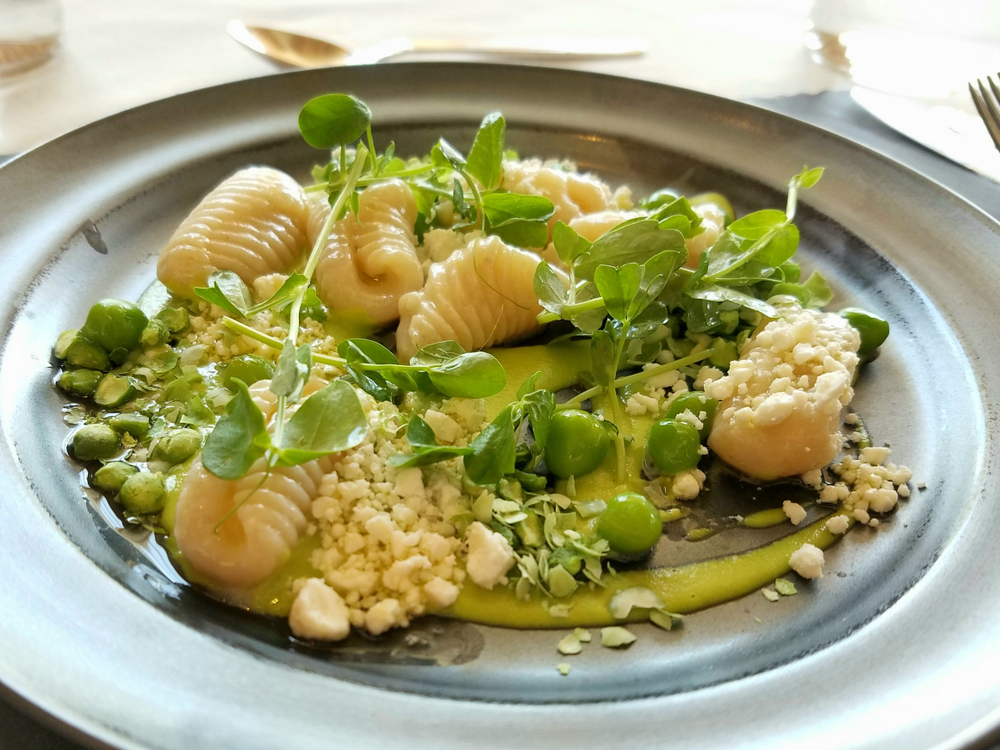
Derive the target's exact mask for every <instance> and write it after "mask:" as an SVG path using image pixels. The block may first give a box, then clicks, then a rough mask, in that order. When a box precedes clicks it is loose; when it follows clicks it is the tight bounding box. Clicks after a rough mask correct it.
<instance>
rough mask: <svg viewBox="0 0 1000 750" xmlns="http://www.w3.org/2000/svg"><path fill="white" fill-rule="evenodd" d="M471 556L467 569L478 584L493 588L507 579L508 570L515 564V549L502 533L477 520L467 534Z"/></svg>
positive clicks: (485, 587)
mask: <svg viewBox="0 0 1000 750" xmlns="http://www.w3.org/2000/svg"><path fill="white" fill-rule="evenodd" d="M466 539H468V542H469V557H468V560H467V561H466V566H465V568H466V571H467V572H468V574H469V578H471V579H472V582H473V583H475V584H476V585H477V586H482V587H483V588H484V589H492V588H493V587H494V586H496V585H497V584H498V583H504V582H505V581H506V580H507V571H508V570H510V569H511V567H512V566H513V565H514V550H513V549H511V546H510V543H509V542H508V541H507V540H506V539H504V537H503V535H502V534H498V533H497V532H495V531H490V530H489V529H488V528H486V527H485V526H484V525H483V524H481V523H479V521H476V522H475V523H473V524H472V525H471V526H470V527H469V531H468V533H467V534H466Z"/></svg>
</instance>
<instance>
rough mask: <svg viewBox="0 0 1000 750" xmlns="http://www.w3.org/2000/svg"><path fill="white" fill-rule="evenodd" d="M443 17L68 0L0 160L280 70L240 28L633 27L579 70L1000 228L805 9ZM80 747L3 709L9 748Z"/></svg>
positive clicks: (649, 6)
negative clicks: (757, 124)
mask: <svg viewBox="0 0 1000 750" xmlns="http://www.w3.org/2000/svg"><path fill="white" fill-rule="evenodd" d="M693 6H694V7H693ZM439 8H440V5H439V4H437V3H430V2H425V1H424V0H366V2H365V3H364V4H363V5H362V4H361V3H358V2H351V1H350V0H334V1H333V2H331V1H330V0H311V1H309V2H304V3H297V4H296V5H294V6H285V7H283V8H281V9H280V11H279V10H276V9H275V7H274V5H273V3H268V2H264V1H263V0H256V2H248V3H234V2H230V1H229V0H172V1H171V3H170V4H169V5H167V4H158V3H135V2H134V1H133V0H66V2H65V3H64V11H65V28H64V33H65V36H64V43H63V48H62V50H61V53H60V55H59V57H58V58H57V59H56V60H54V61H53V62H51V63H49V64H48V65H46V66H44V67H42V68H40V69H38V70H36V71H32V72H31V73H28V74H26V75H24V76H21V77H19V78H15V79H12V80H9V81H0V154H2V153H7V154H11V153H17V152H19V151H23V150H25V149H28V148H31V147H33V146H35V145H38V144H39V143H41V142H44V141H45V140H48V139H50V138H52V137H55V136H57V135H59V134H61V133H64V132H68V131H69V130H72V129H74V128H76V127H79V126H81V125H84V124H86V123H88V122H91V121H93V120H95V119H98V118H100V117H104V116H107V115H110V114H113V113H114V112H117V111H121V110H123V109H126V108H129V107H132V106H137V105H139V104H142V103H145V102H148V101H153V100H155V99H159V98H162V97H165V96H169V95H172V94H175V93H179V92H181V91H185V90H191V89H195V88H200V87H204V86H209V85H214V84H217V83H223V82H226V81H230V80H238V79H241V78H249V77H255V76H260V75H267V74H269V73H273V72H275V70H276V69H275V67H274V66H273V65H272V64H271V63H269V62H267V61H265V60H263V59H261V58H259V57H257V56H255V55H254V54H253V53H251V52H249V51H247V50H245V49H243V48H241V47H239V46H238V45H236V44H235V43H234V42H233V41H231V40H230V39H229V38H228V36H227V35H226V33H225V31H224V26H225V23H226V22H227V21H228V20H230V19H231V18H244V19H245V20H247V21H252V20H268V21H277V20H281V21H282V22H284V23H285V25H287V26H288V27H289V28H301V29H309V30H311V31H313V32H314V33H319V34H326V35H329V36H330V37H331V38H335V39H339V40H344V41H346V42H348V43H350V44H353V45H360V44H364V43H369V42H373V41H376V40H378V39H380V38H384V37H385V36H394V35H411V36H435V37H441V36H472V35H480V36H481V35H483V34H484V30H488V33H491V34H497V35H512V34H522V35H529V34H531V35H539V34H540V33H545V34H555V33H558V34H560V35H588V36H597V35H615V34H617V35H635V34H636V33H637V30H638V31H641V33H643V34H644V35H646V36H648V37H649V39H650V51H649V53H648V54H647V55H646V56H644V57H642V58H637V59H630V60H616V61H612V60H608V61H600V62H588V63H576V64H573V65H572V67H578V68H583V69H587V70H595V71H600V72H606V73H613V74H618V75H627V76H633V77H637V78H643V79H648V80H656V81H661V82H664V83H670V84H674V85H680V86H686V87H688V88H693V89H698V90H702V91H707V92H709V93H713V94H718V95H722V96H728V97H731V98H737V99H743V100H749V101H752V102H753V103H755V104H758V105H761V106H765V107H768V108H770V109H773V110H776V111H779V112H783V113H785V114H788V115H791V116H792V117H796V118H798V119H801V120H805V121H807V122H811V123H813V124H815V125H818V126H820V127H823V128H825V129H827V130H831V131H833V132H835V133H838V134H840V135H843V136H845V137H847V138H850V139H852V140H855V141H857V142H859V143H862V144H864V145H866V146H868V147H870V148H874V149H875V150H877V151H880V152H881V153H883V154H885V155H887V156H889V157H891V158H894V159H896V160H898V161H900V162H902V163H903V164H906V165H907V166H909V167H911V168H913V169H915V170H916V171H918V172H920V173H922V174H924V175H925V176H927V177H928V178H930V179H932V180H935V181H937V182H939V183H941V184H942V185H944V186H945V187H948V188H949V189H951V190H953V191H954V192H956V193H958V194H959V195H961V196H963V197H964V198H966V199H967V200H969V201H970V202H972V203H974V204H975V205H977V206H979V207H980V208H982V209H983V210H984V211H986V212H987V213H989V214H991V215H992V216H994V217H995V218H997V219H1000V188H998V185H997V184H996V183H995V182H992V181H991V180H989V179H987V178H984V177H981V176H979V175H977V174H974V173H972V172H969V171H968V170H966V169H964V168H963V167H960V166H958V165H957V164H954V163H952V162H950V161H948V160H946V159H944V158H943V157H941V156H939V155H938V154H936V153H934V152H931V151H929V150H927V149H925V148H923V147H922V146H919V145H917V144H916V143H913V142H912V141H909V140H907V139H906V138H904V137H902V136H900V135H899V134H898V133H896V132H895V131H893V130H891V129H889V128H888V127H886V126H885V125H883V124H882V123H881V122H880V121H878V120H876V119H874V118H873V117H871V116H870V115H868V114H867V113H866V112H865V111H863V110H861V109H860V108H859V107H858V106H857V105H856V104H855V103H854V102H853V101H852V100H851V98H850V97H849V95H848V94H847V93H846V89H848V88H849V81H847V80H846V79H844V78H843V77H841V76H839V75H837V74H835V73H833V72H831V71H828V70H826V69H824V68H822V67H820V66H818V65H815V64H814V63H812V61H811V60H810V59H809V56H808V53H807V51H806V50H805V48H804V46H803V44H802V35H803V33H804V31H805V29H806V24H807V18H806V8H807V3H804V2H800V1H799V0H760V1H759V2H754V3H753V4H752V8H751V3H749V2H743V1H741V0H700V1H699V2H698V3H694V4H692V3H687V2H678V1H675V0H619V2H617V3H615V4H614V5H613V6H612V4H609V3H605V2H602V0H560V1H559V2H549V3H543V4H539V3H538V2H537V0H506V1H505V2H504V3H503V4H489V5H487V4H486V3H480V2H471V3H465V4H463V8H462V10H461V11H455V13H456V14H457V15H456V17H455V18H453V19H450V20H449V25H448V28H447V29H442V28H440V16H439V10H438V9H439ZM386 19H392V23H391V25H390V24H389V23H387V21H386ZM541 29H546V30H547V31H544V32H540V31H539V30H541ZM650 29H654V33H652V34H651V33H650ZM733 60H739V61H740V64H738V65H734V64H733ZM79 748H81V746H80V745H78V744H76V743H75V742H72V741H70V740H67V739H64V738H63V737H62V736H61V735H60V734H58V733H57V732H54V731H52V730H50V729H48V728H47V727H46V726H43V724H41V723H39V722H37V721H36V720H35V719H34V718H32V717H30V716H29V715H28V714H26V713H24V712H23V711H22V710H21V709H20V708H16V707H14V706H13V705H11V704H10V703H7V702H4V701H3V700H2V699H0V750H15V749H16V750H79ZM998 748H1000V744H998V745H996V746H995V748H994V750H997V749H998Z"/></svg>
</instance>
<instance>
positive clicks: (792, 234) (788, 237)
mask: <svg viewBox="0 0 1000 750" xmlns="http://www.w3.org/2000/svg"><path fill="white" fill-rule="evenodd" d="M798 247H799V230H798V229H797V228H796V227H795V225H794V224H785V225H784V226H783V227H781V228H780V229H779V230H778V232H777V234H775V235H774V237H772V238H771V239H770V241H768V243H767V244H765V245H764V246H763V247H762V248H761V249H760V252H759V253H758V255H757V260H759V261H760V262H761V263H766V264H767V265H769V266H780V265H781V264H782V263H784V262H785V261H787V260H788V259H789V258H791V257H792V256H793V255H795V251H796V250H797V249H798Z"/></svg>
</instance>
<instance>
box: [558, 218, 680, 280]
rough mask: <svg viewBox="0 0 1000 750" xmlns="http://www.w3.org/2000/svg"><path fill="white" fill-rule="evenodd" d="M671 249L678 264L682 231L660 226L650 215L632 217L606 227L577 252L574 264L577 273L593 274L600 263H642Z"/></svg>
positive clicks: (610, 264) (616, 266) (616, 265)
mask: <svg viewBox="0 0 1000 750" xmlns="http://www.w3.org/2000/svg"><path fill="white" fill-rule="evenodd" d="M668 251H671V252H675V253H677V255H678V257H679V258H680V262H679V263H678V264H677V265H682V264H683V263H684V259H685V258H687V248H686V246H685V245H684V235H683V234H681V233H680V232H678V231H677V230H675V229H660V227H659V225H657V223H656V222H655V221H654V220H652V219H633V220H631V221H627V222H624V223H623V224H619V225H618V226H617V227H615V228H614V229H610V230H608V231H607V232H605V233H604V234H602V235H601V236H600V237H598V238H597V241H596V242H594V243H593V244H592V245H591V246H590V249H589V250H588V251H587V252H585V253H583V254H582V255H580V256H578V257H577V259H576V263H575V265H574V268H575V270H576V273H577V275H578V276H581V277H583V278H586V279H590V278H593V275H594V272H595V271H596V270H597V267H598V266H600V265H609V266H614V267H615V268H618V267H619V266H623V265H625V264H626V263H645V262H646V261H647V260H649V259H650V258H652V257H653V256H655V255H659V254H660V253H662V252H668Z"/></svg>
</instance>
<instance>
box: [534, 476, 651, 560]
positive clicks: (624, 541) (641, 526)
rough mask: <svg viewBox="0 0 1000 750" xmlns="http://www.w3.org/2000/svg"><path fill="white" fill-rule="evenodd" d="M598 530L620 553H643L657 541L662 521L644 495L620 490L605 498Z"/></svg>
mask: <svg viewBox="0 0 1000 750" xmlns="http://www.w3.org/2000/svg"><path fill="white" fill-rule="evenodd" d="M597 533H598V534H600V535H601V536H602V537H604V538H605V539H607V540H608V544H609V545H610V546H611V549H612V550H614V551H615V552H617V553H618V554H620V555H628V556H636V555H644V554H646V553H648V552H649V551H650V550H651V549H653V547H655V546H656V543H657V542H658V541H659V540H660V536H661V535H662V534H663V522H662V521H661V520H660V513H659V511H657V510H656V506H655V505H653V504H652V503H651V502H649V500H648V499H646V497H645V496H643V495H640V494H639V493H637V492H623V493H621V494H620V495H615V496H614V497H613V498H611V499H610V500H609V501H608V507H607V508H605V509H604V512H603V513H601V515H600V517H599V518H598V519H597ZM550 564H551V561H550Z"/></svg>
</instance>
